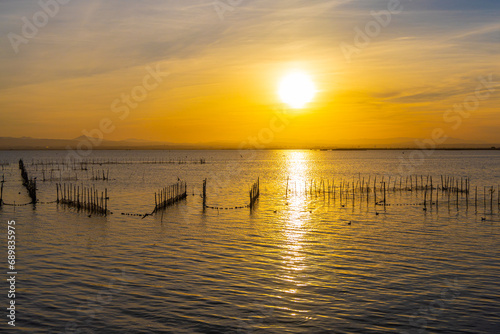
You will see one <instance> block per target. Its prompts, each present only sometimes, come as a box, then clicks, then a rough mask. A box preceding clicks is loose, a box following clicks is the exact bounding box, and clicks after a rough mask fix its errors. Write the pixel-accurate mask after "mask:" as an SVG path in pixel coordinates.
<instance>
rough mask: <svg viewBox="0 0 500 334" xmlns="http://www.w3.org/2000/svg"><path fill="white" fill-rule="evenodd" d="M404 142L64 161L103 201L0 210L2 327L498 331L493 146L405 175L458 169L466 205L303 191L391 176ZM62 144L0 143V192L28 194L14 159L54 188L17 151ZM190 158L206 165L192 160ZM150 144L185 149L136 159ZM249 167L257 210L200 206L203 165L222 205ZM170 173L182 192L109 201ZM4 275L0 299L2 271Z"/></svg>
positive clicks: (145, 191) (23, 199) (236, 193)
mask: <svg viewBox="0 0 500 334" xmlns="http://www.w3.org/2000/svg"><path fill="white" fill-rule="evenodd" d="M409 153H410V152H408V151H407V152H403V151H340V152H330V151H328V152H324V151H259V152H236V151H173V152H170V151H169V152H163V151H110V152H107V151H97V152H95V153H94V156H93V157H92V158H94V159H112V160H113V159H116V160H117V161H120V162H127V163H122V164H111V165H102V166H100V165H92V166H89V170H88V171H81V170H80V171H73V172H76V173H77V177H78V181H74V182H73V183H75V184H79V185H81V184H86V185H90V184H95V185H96V188H98V189H100V190H104V188H107V189H108V193H109V197H110V202H109V209H110V211H112V212H113V214H112V215H109V216H107V217H97V216H93V215H91V216H90V217H89V216H88V213H83V212H77V211H75V210H74V209H68V208H65V207H64V206H60V205H59V206H58V205H57V204H55V203H44V204H38V205H36V207H33V206H32V205H28V206H20V207H19V206H18V207H14V206H3V207H2V208H1V209H0V220H1V221H2V226H3V230H4V232H3V234H2V235H3V241H2V242H1V243H0V244H1V254H4V255H2V257H6V233H5V231H6V223H7V220H10V219H15V220H16V222H17V231H16V232H17V261H18V263H17V271H18V276H17V294H16V305H17V308H16V310H17V319H16V325H17V326H16V329H15V330H12V329H11V328H9V326H7V324H6V322H7V320H5V319H6V317H5V315H3V316H2V318H3V319H4V320H3V323H2V324H1V327H0V328H2V331H3V332H8V331H9V330H11V331H12V332H27V333H28V332H31V333H426V332H428V333H498V332H499V328H500V316H499V314H500V279H499V277H500V260H499V258H500V256H499V255H500V238H499V237H500V228H499V221H500V215H499V213H498V205H497V202H496V201H497V195H498V194H497V193H496V192H495V193H494V203H493V205H492V208H491V207H490V205H491V204H492V203H490V202H487V205H486V204H485V201H484V200H483V197H484V194H483V191H484V186H495V187H496V185H497V184H498V183H500V152H498V151H439V152H434V153H433V154H432V155H430V156H429V157H427V158H426V160H425V161H424V162H423V163H422V164H419V165H418V166H416V167H415V174H418V175H432V176H433V178H434V180H439V178H440V175H441V174H447V175H450V176H454V177H458V178H460V177H466V176H467V177H470V180H471V182H472V186H473V187H475V186H478V187H479V189H480V190H479V208H478V210H477V212H476V210H475V208H473V207H469V208H468V210H466V208H465V207H464V206H463V198H461V202H460V203H461V204H460V206H459V207H458V208H457V207H455V206H454V205H451V207H448V205H447V204H446V201H447V198H446V197H441V198H440V201H441V202H440V206H439V207H438V208H436V207H433V208H430V209H429V210H427V211H423V209H422V206H421V205H418V204H420V202H421V201H422V193H418V192H395V193H391V194H390V195H389V197H388V202H389V204H391V205H389V206H387V207H386V210H385V211H384V208H383V207H381V206H375V205H374V202H373V203H372V201H373V198H371V199H369V200H367V201H366V202H365V201H364V197H362V196H360V197H359V198H358V200H355V201H354V202H348V201H347V202H345V203H344V207H342V206H341V205H340V203H339V200H338V198H337V199H336V201H334V200H333V198H331V197H330V198H328V196H327V195H324V194H320V195H317V194H316V193H315V194H313V195H311V194H310V193H309V194H307V195H306V194H305V192H304V191H303V190H301V189H303V188H304V187H305V183H306V182H308V187H310V183H309V182H310V180H312V179H314V180H317V182H319V181H320V180H321V179H323V180H329V181H328V182H333V181H334V180H336V182H340V180H341V179H343V180H346V181H349V180H353V179H355V180H361V179H362V178H366V179H368V177H370V178H371V180H373V178H374V177H375V176H376V175H377V177H378V178H379V180H380V179H381V178H382V176H384V175H385V177H386V178H387V177H388V175H392V176H393V177H394V176H395V175H397V173H398V170H399V169H398V168H399V167H400V166H401V158H402V157H405V156H406V157H407V156H408V154H409ZM64 156H65V152H62V151H59V152H50V151H49V152H45V151H44V152H30V151H8V152H0V161H2V162H10V163H11V164H10V165H8V166H4V167H3V171H0V175H1V174H4V175H5V181H6V182H5V184H4V185H5V188H4V198H3V200H4V202H6V203H9V204H13V203H14V201H15V202H16V204H22V203H27V202H29V198H28V196H27V193H26V191H25V190H24V188H22V185H21V178H20V172H19V169H18V166H17V161H18V160H19V159H20V158H23V159H24V161H25V163H26V164H27V165H28V170H29V173H30V175H33V176H37V178H38V188H39V196H38V197H39V200H40V201H41V202H52V201H54V200H55V199H56V186H55V183H56V181H55V180H53V181H46V182H42V181H41V179H42V178H43V176H42V172H41V169H42V167H41V166H38V167H35V166H31V165H30V164H31V162H32V161H37V160H44V161H48V160H57V159H59V160H61V159H63V158H64ZM202 158H204V159H206V162H207V163H206V164H199V163H197V164H195V163H191V162H195V161H199V159H202ZM160 159H164V160H165V159H166V160H174V161H178V160H182V161H185V162H188V163H183V164H149V163H144V162H145V161H154V160H156V161H158V160H160ZM132 162H133V163H132ZM91 168H94V169H99V170H103V169H104V170H106V171H107V170H108V169H109V176H110V180H109V181H90V180H89V178H90V176H89V175H90V173H91ZM37 169H38V170H37ZM71 175H72V174H71V173H70V174H67V175H63V177H70V176H71ZM53 177H54V178H55V176H54V175H53ZM72 177H74V175H73V176H72ZM257 177H260V186H261V196H260V199H259V200H258V202H257V206H256V207H255V209H254V210H252V211H251V210H250V209H248V208H245V209H239V210H212V209H208V210H206V211H205V212H204V211H203V209H202V199H201V197H200V194H201V187H202V180H203V179H205V178H207V179H208V189H207V204H208V205H209V206H213V207H235V206H245V205H247V204H248V201H249V199H248V190H249V188H250V186H251V184H252V183H253V182H255V181H256V179H257ZM46 178H48V176H47V175H46ZM287 178H288V183H289V188H291V189H292V190H291V192H290V193H289V195H288V196H286V195H285V193H286V190H285V189H286V183H287ZM178 179H182V180H185V181H187V183H188V193H189V196H188V198H187V200H186V201H184V202H181V203H179V204H177V205H175V206H173V207H170V208H168V209H167V210H165V211H164V212H163V213H158V214H156V215H153V216H147V217H145V218H144V219H142V218H141V217H137V216H126V215H122V213H128V214H145V213H151V211H152V209H153V208H154V192H155V191H157V190H158V189H159V188H161V187H164V186H167V185H169V184H172V183H174V182H176V181H177V180H178ZM436 182H439V181H436ZM66 183H70V182H69V181H66ZM488 196H489V195H487V198H488V200H489V197H488ZM471 201H472V199H471ZM483 219H485V220H483ZM2 263H4V264H5V263H6V261H2ZM6 266H7V265H6V264H5V265H4V267H5V270H3V271H4V272H6V271H7V268H6ZM4 290H5V293H4V294H3V297H2V298H1V300H2V301H3V302H2V304H3V306H5V307H7V305H8V304H7V303H8V299H7V296H6V292H7V285H5V286H4ZM3 306H2V309H4V310H5V307H3ZM2 312H5V314H6V311H2Z"/></svg>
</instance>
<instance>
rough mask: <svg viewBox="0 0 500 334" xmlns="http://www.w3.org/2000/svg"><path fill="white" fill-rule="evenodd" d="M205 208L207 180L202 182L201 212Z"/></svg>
mask: <svg viewBox="0 0 500 334" xmlns="http://www.w3.org/2000/svg"><path fill="white" fill-rule="evenodd" d="M206 206H207V179H205V180H203V210H205V207H206Z"/></svg>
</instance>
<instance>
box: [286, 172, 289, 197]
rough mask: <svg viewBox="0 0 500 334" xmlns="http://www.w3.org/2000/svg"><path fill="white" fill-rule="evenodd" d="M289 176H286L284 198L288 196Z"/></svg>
mask: <svg viewBox="0 0 500 334" xmlns="http://www.w3.org/2000/svg"><path fill="white" fill-rule="evenodd" d="M289 178H290V176H287V177H286V194H285V198H288V180H289Z"/></svg>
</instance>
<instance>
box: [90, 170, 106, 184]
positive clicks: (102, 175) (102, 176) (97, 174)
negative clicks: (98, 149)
mask: <svg viewBox="0 0 500 334" xmlns="http://www.w3.org/2000/svg"><path fill="white" fill-rule="evenodd" d="M91 180H94V181H109V168H108V170H106V171H105V170H104V169H103V170H95V171H94V169H93V168H92V178H91Z"/></svg>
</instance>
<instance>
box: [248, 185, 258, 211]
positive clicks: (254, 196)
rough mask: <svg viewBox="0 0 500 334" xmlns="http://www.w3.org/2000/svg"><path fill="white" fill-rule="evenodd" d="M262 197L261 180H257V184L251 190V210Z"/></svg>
mask: <svg viewBox="0 0 500 334" xmlns="http://www.w3.org/2000/svg"><path fill="white" fill-rule="evenodd" d="M259 195H260V179H259V178H257V182H255V183H254V184H253V186H252V188H251V189H250V209H253V207H254V206H255V202H256V201H257V199H258V198H259Z"/></svg>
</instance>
